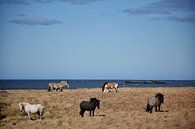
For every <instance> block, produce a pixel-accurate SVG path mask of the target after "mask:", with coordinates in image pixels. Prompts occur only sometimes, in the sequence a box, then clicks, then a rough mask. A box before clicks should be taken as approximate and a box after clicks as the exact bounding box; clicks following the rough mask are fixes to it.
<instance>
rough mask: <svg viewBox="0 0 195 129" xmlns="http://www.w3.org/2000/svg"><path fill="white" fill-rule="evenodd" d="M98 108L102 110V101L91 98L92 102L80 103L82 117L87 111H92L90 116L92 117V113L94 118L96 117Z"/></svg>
mask: <svg viewBox="0 0 195 129" xmlns="http://www.w3.org/2000/svg"><path fill="white" fill-rule="evenodd" d="M96 107H98V109H100V100H98V99H96V98H91V99H90V102H89V101H82V102H81V103H80V109H81V111H80V115H81V117H83V116H84V113H85V111H90V116H91V111H92V112H93V116H94V111H95V109H96Z"/></svg>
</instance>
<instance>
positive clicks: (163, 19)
mask: <svg viewBox="0 0 195 129" xmlns="http://www.w3.org/2000/svg"><path fill="white" fill-rule="evenodd" d="M194 55H195V0H139V1H138V0H0V79H162V80H163V79H167V80H172V79H173V80H174V79H178V80H179V79H182V80H194V79H195V56H194Z"/></svg>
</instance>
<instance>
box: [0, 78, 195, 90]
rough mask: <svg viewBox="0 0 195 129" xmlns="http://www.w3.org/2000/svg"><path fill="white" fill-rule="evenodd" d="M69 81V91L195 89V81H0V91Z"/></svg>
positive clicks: (40, 87)
mask: <svg viewBox="0 0 195 129" xmlns="http://www.w3.org/2000/svg"><path fill="white" fill-rule="evenodd" d="M63 80H66V81H69V82H70V88H69V89H78V88H101V87H102V85H103V84H104V83H105V82H113V81H114V82H117V83H118V84H119V88H120V87H134V88H136V87H137V88H139V87H195V80H135V79H0V90H6V89H37V90H39V89H47V87H48V83H50V82H60V81H63Z"/></svg>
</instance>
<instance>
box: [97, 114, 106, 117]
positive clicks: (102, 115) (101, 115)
mask: <svg viewBox="0 0 195 129" xmlns="http://www.w3.org/2000/svg"><path fill="white" fill-rule="evenodd" d="M95 116H100V117H105V116H106V115H104V114H100V115H95Z"/></svg>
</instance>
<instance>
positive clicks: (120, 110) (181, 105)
mask: <svg viewBox="0 0 195 129" xmlns="http://www.w3.org/2000/svg"><path fill="white" fill-rule="evenodd" d="M157 92H161V93H163V94H164V95H165V103H164V104H163V105H162V110H163V112H154V110H153V113H152V114H149V113H147V112H145V111H144V108H145V106H146V101H147V97H148V96H152V95H154V94H155V93H157ZM91 97H96V98H98V99H99V100H101V106H100V109H99V110H98V109H96V111H95V117H89V113H88V112H85V116H84V118H81V117H80V116H79V111H80V109H79V103H80V102H81V101H82V100H89V99H90V98H91ZM0 101H1V102H6V103H7V104H8V106H7V107H6V108H4V110H3V111H2V114H3V115H6V118H4V119H2V120H0V128H2V129H7V128H10V129H12V128H14V129H35V128H37V129H38V128H41V129H62V128H63V129H65V128H66V129H76V128H83V129H119V128H120V129H138V128H139V129H156V128H158V129H170V128H171V129H184V128H185V129H193V128H195V88H192V87H191V88H190V87H189V88H121V89H119V92H118V93H115V92H114V91H112V92H111V93H102V92H101V89H77V90H64V91H63V92H47V91H46V90H7V93H2V92H0ZM21 101H25V102H29V103H32V104H34V103H40V104H42V105H44V106H46V109H45V112H44V115H43V118H44V119H43V120H39V119H38V118H37V117H36V115H34V116H33V119H34V120H26V114H24V113H22V112H20V111H19V108H18V103H19V102H21Z"/></svg>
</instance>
